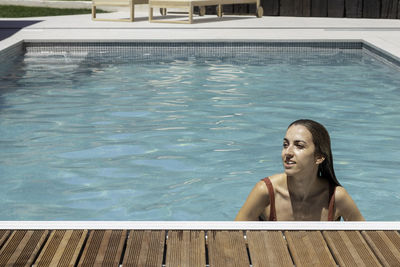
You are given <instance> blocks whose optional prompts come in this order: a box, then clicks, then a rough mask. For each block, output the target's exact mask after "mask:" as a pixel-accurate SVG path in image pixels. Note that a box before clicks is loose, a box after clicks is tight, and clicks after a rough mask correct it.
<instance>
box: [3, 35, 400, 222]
mask: <svg viewBox="0 0 400 267" xmlns="http://www.w3.org/2000/svg"><path fill="white" fill-rule="evenodd" d="M24 49H25V51H26V52H25V53H24V55H22V56H18V57H17V58H15V59H14V60H13V61H12V64H11V63H10V64H3V66H2V68H1V75H2V82H1V85H0V199H1V202H2V210H1V211H0V220H233V218H234V217H235V215H236V213H237V211H238V209H239V208H240V206H241V205H242V204H243V202H244V200H245V198H246V196H247V194H248V193H249V192H250V190H251V188H252V187H253V185H254V184H255V183H256V182H257V181H258V180H259V179H261V178H263V177H264V176H267V175H270V174H273V173H277V172H281V171H282V167H281V163H280V151H281V143H282V138H283V135H284V132H285V130H286V127H287V125H288V124H289V123H290V122H292V121H293V120H296V119H299V118H311V119H315V120H317V121H320V122H321V123H323V124H324V125H325V126H326V127H327V128H328V130H329V132H330V134H331V137H332V145H333V156H334V161H335V170H336V173H337V177H338V179H339V181H340V182H341V183H342V184H343V185H344V186H345V187H346V189H347V190H348V191H349V192H350V194H351V195H352V197H353V198H354V200H355V201H356V203H357V204H358V206H359V208H360V209H361V211H362V212H363V214H364V216H365V217H366V219H367V220H385V221H390V220H398V218H400V211H399V209H398V206H399V205H400V185H399V183H398V182H397V179H398V177H399V174H400V172H399V170H398V166H399V163H400V152H399V151H398V149H397V144H398V143H399V138H400V131H399V130H400V109H399V108H398V107H397V105H398V103H399V101H400V75H399V67H398V66H397V67H396V66H395V64H397V65H400V64H398V62H397V63H396V62H394V61H392V62H391V63H390V62H386V61H391V59H390V58H388V57H385V56H384V55H380V56H377V55H375V54H374V52H376V51H373V49H372V48H368V47H366V46H365V45H363V44H362V43H354V42H334V43H308V42H292V43H279V42H274V43H264V42H256V43H240V42H222V43H221V42H216V43H210V42H201V43H195V42H194V43H192V42H181V43H179V42H177V43H157V42H148V43H130V42H126V43H27V44H25V46H24ZM381 56H383V57H384V58H382V57H381ZM386 63H388V64H386Z"/></svg>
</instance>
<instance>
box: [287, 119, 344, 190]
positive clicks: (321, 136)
mask: <svg viewBox="0 0 400 267" xmlns="http://www.w3.org/2000/svg"><path fill="white" fill-rule="evenodd" d="M292 125H302V126H304V127H306V128H307V130H309V131H310V133H311V136H312V140H313V143H314V146H315V153H317V154H318V155H322V156H323V157H324V158H325V160H324V161H323V162H322V163H321V164H320V165H319V166H318V176H319V177H324V178H326V179H329V180H330V181H331V182H332V183H333V184H335V185H340V183H339V181H338V180H337V179H336V175H335V171H334V169H333V157H332V150H331V138H330V137H329V133H328V131H327V130H326V128H325V127H324V126H323V125H322V124H320V123H318V122H316V121H313V120H307V119H301V120H297V121H294V122H292V123H291V124H290V125H289V127H288V129H289V128H290V127H291V126H292Z"/></svg>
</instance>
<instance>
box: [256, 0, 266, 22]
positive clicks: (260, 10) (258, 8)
mask: <svg viewBox="0 0 400 267" xmlns="http://www.w3.org/2000/svg"><path fill="white" fill-rule="evenodd" d="M263 15H264V9H263V7H262V6H261V4H260V0H257V4H256V17H257V18H262V16H263Z"/></svg>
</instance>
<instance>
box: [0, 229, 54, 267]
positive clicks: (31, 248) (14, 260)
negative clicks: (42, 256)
mask: <svg viewBox="0 0 400 267" xmlns="http://www.w3.org/2000/svg"><path fill="white" fill-rule="evenodd" d="M48 233H49V231H48V230H41V231H25V230H24V231H23V230H18V231H14V232H13V233H12V234H11V236H10V238H9V239H8V240H7V242H6V243H5V244H4V246H3V247H2V249H1V250H0V266H31V265H32V263H33V260H34V259H35V257H36V255H37V253H38V252H39V249H40V248H41V246H42V244H43V242H44V241H45V240H46V237H47V235H48Z"/></svg>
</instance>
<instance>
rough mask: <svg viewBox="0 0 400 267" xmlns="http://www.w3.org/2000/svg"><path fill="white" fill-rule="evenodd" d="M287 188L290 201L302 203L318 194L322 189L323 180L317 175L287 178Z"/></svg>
mask: <svg viewBox="0 0 400 267" xmlns="http://www.w3.org/2000/svg"><path fill="white" fill-rule="evenodd" d="M286 181H287V188H288V191H289V194H290V197H291V198H292V200H296V201H300V202H304V201H307V200H308V199H310V198H312V197H313V196H315V195H316V194H319V192H320V191H321V188H323V187H324V181H323V179H320V178H319V177H318V175H317V173H314V174H309V175H301V176H287V178H286Z"/></svg>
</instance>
